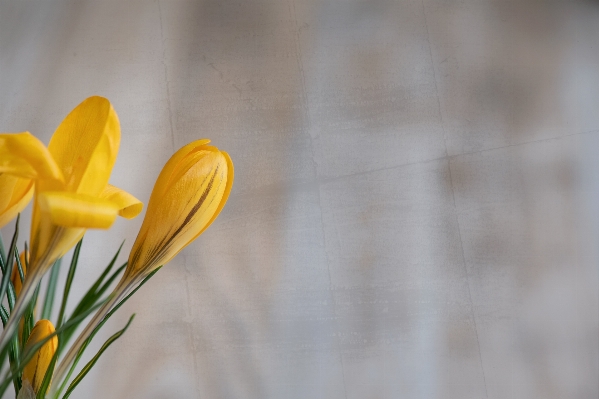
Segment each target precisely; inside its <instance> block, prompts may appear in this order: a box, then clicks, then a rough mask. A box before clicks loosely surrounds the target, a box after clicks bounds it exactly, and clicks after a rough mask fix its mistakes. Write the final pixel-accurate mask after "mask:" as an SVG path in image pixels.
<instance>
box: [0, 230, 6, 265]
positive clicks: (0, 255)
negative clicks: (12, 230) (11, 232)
mask: <svg viewBox="0 0 599 399" xmlns="http://www.w3.org/2000/svg"><path fill="white" fill-rule="evenodd" d="M0 260H2V262H3V263H4V262H6V251H5V250H4V240H3V239H2V234H0Z"/></svg>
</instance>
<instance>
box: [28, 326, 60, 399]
mask: <svg viewBox="0 0 599 399" xmlns="http://www.w3.org/2000/svg"><path fill="white" fill-rule="evenodd" d="M52 333H54V325H52V322H50V320H45V319H43V320H40V321H38V322H37V323H35V326H34V327H33V330H31V334H30V335H29V338H28V339H27V343H26V344H25V351H27V350H28V349H29V348H31V347H32V346H33V345H35V344H36V343H38V342H40V341H41V340H43V339H44V338H46V337H47V336H48V335H50V334H52ZM57 348H58V338H57V337H56V336H54V337H52V338H50V339H49V340H48V341H47V342H46V343H45V344H43V345H42V347H41V348H40V349H38V350H37V352H36V353H35V355H34V356H33V357H32V358H31V360H30V361H29V363H27V365H26V366H25V368H24V369H23V376H22V379H23V382H25V381H27V382H28V383H29V384H31V387H32V388H33V391H34V392H35V393H37V392H38V391H39V390H40V388H41V385H42V381H43V380H44V376H45V375H46V370H48V366H49V365H50V362H51V361H52V357H53V356H54V353H56V350H57Z"/></svg>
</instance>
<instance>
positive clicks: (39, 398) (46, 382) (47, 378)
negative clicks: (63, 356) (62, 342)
mask: <svg viewBox="0 0 599 399" xmlns="http://www.w3.org/2000/svg"><path fill="white" fill-rule="evenodd" d="M57 360H58V351H56V352H54V356H52V360H51V361H50V364H49V365H48V368H47V369H46V374H44V379H43V380H42V385H40V389H39V390H38V391H37V395H36V397H35V398H36V399H44V398H45V397H46V392H47V391H48V387H50V382H51V381H52V374H54V367H56V361H57Z"/></svg>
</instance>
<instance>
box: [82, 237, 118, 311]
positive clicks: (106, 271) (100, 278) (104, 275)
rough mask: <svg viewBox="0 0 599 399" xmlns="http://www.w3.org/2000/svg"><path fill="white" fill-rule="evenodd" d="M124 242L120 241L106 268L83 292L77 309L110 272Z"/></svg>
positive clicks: (94, 291) (92, 294)
mask: <svg viewBox="0 0 599 399" xmlns="http://www.w3.org/2000/svg"><path fill="white" fill-rule="evenodd" d="M124 243H125V241H123V242H122V243H121V246H120V247H119V249H118V250H117V251H116V254H114V256H113V257H112V260H111V261H110V263H109V264H108V266H106V268H105V269H104V271H103V272H102V274H101V275H100V277H98V279H97V280H96V282H95V283H94V284H93V285H92V286H91V287H90V288H89V290H88V291H87V292H86V293H85V295H84V296H83V298H82V299H81V302H79V305H77V307H76V308H75V309H77V308H78V307H79V306H80V305H81V303H84V302H86V301H87V300H89V298H91V297H93V296H94V294H95V293H96V291H97V290H98V287H100V285H101V284H102V282H103V281H104V279H105V278H106V276H107V275H108V273H110V270H112V267H113V266H114V264H115V262H116V259H117V258H118V256H119V254H120V253H121V249H122V248H123V244H124Z"/></svg>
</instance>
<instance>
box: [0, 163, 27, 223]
mask: <svg viewBox="0 0 599 399" xmlns="http://www.w3.org/2000/svg"><path fill="white" fill-rule="evenodd" d="M31 197H33V180H31V179H23V178H20V177H16V176H12V175H9V174H6V173H0V228H2V227H4V226H6V224H8V222H10V221H11V220H12V219H14V218H15V217H16V216H17V214H18V213H19V212H21V211H22V210H23V209H25V207H26V206H27V204H28V203H29V201H31Z"/></svg>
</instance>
